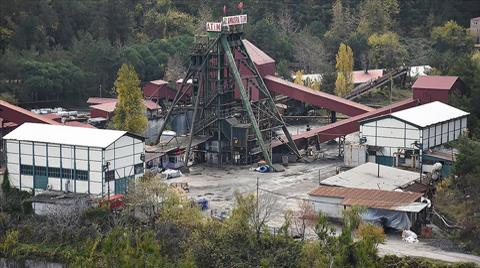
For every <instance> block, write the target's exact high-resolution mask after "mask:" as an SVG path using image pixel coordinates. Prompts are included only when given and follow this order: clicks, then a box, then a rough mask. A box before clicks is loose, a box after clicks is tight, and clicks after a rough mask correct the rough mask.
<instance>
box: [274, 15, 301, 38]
mask: <svg viewBox="0 0 480 268" xmlns="http://www.w3.org/2000/svg"><path fill="white" fill-rule="evenodd" d="M275 22H276V24H275V25H276V26H277V27H278V29H279V32H280V33H281V34H284V35H286V36H288V35H292V34H295V33H297V32H298V31H299V29H300V27H299V25H298V24H297V23H296V22H295V21H294V20H293V18H292V15H291V14H290V11H289V10H288V9H284V10H282V11H281V12H280V14H278V16H276V19H275Z"/></svg>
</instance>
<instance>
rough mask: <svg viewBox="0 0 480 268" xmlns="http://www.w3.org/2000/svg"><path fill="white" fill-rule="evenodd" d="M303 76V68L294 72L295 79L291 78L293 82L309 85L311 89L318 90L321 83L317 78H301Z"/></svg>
mask: <svg viewBox="0 0 480 268" xmlns="http://www.w3.org/2000/svg"><path fill="white" fill-rule="evenodd" d="M303 76H304V72H303V70H298V71H296V72H295V79H294V80H293V83H295V84H297V85H302V86H306V87H309V88H311V89H313V90H317V91H320V87H321V83H320V81H319V80H316V79H310V78H308V77H307V78H306V79H303Z"/></svg>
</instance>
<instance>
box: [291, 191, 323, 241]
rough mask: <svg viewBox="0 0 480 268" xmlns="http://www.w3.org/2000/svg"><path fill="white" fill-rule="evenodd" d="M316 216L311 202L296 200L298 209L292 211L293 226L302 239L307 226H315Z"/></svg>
mask: <svg viewBox="0 0 480 268" xmlns="http://www.w3.org/2000/svg"><path fill="white" fill-rule="evenodd" d="M317 216H318V215H317V214H316V213H315V209H314V208H313V204H312V202H310V201H307V200H301V201H299V202H298V210H297V211H295V212H293V227H294V228H295V231H296V233H297V234H298V235H299V236H300V237H301V238H302V240H303V239H305V233H306V230H307V228H313V227H314V226H315V222H316V220H317Z"/></svg>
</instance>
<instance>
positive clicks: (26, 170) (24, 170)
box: [20, 165, 33, 175]
mask: <svg viewBox="0 0 480 268" xmlns="http://www.w3.org/2000/svg"><path fill="white" fill-rule="evenodd" d="M20 174H22V175H33V166H31V165H20Z"/></svg>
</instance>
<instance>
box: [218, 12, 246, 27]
mask: <svg viewBox="0 0 480 268" xmlns="http://www.w3.org/2000/svg"><path fill="white" fill-rule="evenodd" d="M245 23H247V15H237V16H230V17H223V24H224V25H228V26H230V25H238V24H245Z"/></svg>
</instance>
